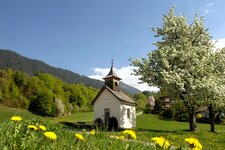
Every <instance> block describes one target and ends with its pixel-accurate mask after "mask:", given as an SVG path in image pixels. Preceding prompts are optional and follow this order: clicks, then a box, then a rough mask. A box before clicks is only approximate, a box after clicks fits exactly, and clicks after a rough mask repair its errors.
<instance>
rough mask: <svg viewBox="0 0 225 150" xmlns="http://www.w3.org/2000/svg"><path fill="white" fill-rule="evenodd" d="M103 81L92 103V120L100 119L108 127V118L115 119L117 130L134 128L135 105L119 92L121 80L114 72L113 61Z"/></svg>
mask: <svg viewBox="0 0 225 150" xmlns="http://www.w3.org/2000/svg"><path fill="white" fill-rule="evenodd" d="M103 79H104V80H105V85H104V86H103V87H102V89H101V90H100V91H99V93H98V94H97V96H96V97H95V99H94V100H93V102H92V104H93V105H94V120H96V119H101V120H102V121H103V123H104V125H108V124H109V121H110V118H116V120H117V123H118V128H122V129H130V128H135V127H136V108H135V106H136V103H135V101H134V100H132V99H131V98H130V97H128V96H127V95H126V94H125V93H123V92H122V91H121V90H120V80H121V78H120V77H118V75H117V74H116V73H115V71H114V68H113V61H112V66H111V69H110V71H109V74H108V75H107V76H106V77H105V78H103Z"/></svg>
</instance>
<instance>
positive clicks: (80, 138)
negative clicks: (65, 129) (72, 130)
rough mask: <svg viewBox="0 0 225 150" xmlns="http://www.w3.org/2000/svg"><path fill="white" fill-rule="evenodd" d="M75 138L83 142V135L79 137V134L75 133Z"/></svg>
mask: <svg viewBox="0 0 225 150" xmlns="http://www.w3.org/2000/svg"><path fill="white" fill-rule="evenodd" d="M75 137H76V138H77V139H78V140H81V141H85V139H84V137H83V135H81V134H79V133H76V134H75Z"/></svg>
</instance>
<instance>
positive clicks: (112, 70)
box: [103, 59, 121, 80]
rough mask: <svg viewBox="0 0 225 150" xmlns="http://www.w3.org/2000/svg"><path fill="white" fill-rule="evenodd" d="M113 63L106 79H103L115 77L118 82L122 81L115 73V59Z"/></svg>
mask: <svg viewBox="0 0 225 150" xmlns="http://www.w3.org/2000/svg"><path fill="white" fill-rule="evenodd" d="M111 62H112V64H111V69H110V71H109V73H108V75H107V76H106V77H105V78H103V79H107V78H112V77H114V78H117V79H118V80H121V78H120V77H119V76H118V75H117V74H116V73H115V71H114V68H113V66H114V59H112V60H111Z"/></svg>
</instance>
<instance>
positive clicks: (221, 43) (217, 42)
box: [213, 38, 225, 49]
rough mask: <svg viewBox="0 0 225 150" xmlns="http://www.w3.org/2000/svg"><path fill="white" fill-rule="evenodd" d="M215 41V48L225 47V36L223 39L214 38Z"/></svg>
mask: <svg viewBox="0 0 225 150" xmlns="http://www.w3.org/2000/svg"><path fill="white" fill-rule="evenodd" d="M213 42H215V48H216V49H217V48H219V49H221V48H224V47H225V38H222V39H218V40H213Z"/></svg>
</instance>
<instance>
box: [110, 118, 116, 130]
mask: <svg viewBox="0 0 225 150" xmlns="http://www.w3.org/2000/svg"><path fill="white" fill-rule="evenodd" d="M117 129H118V121H117V119H116V117H111V118H110V120H109V127H108V130H117Z"/></svg>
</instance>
